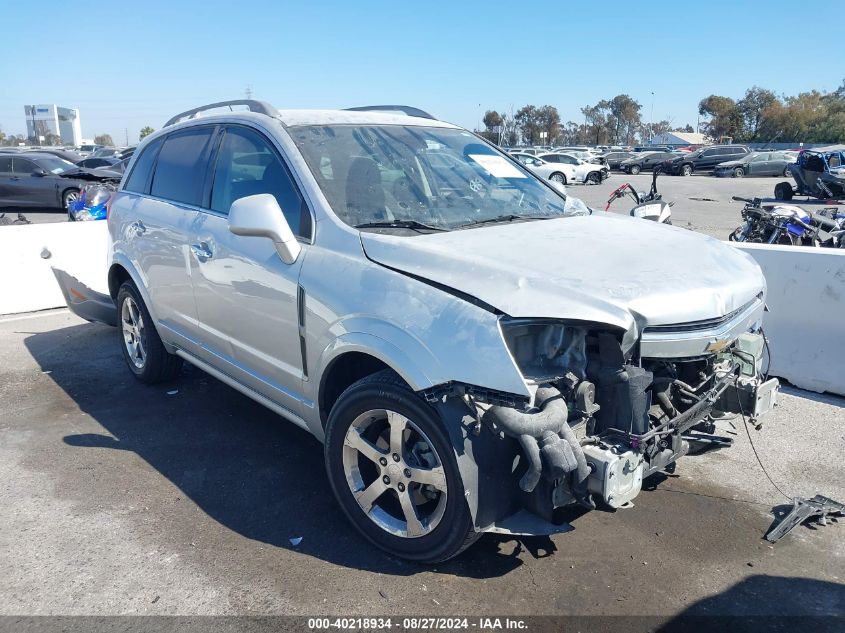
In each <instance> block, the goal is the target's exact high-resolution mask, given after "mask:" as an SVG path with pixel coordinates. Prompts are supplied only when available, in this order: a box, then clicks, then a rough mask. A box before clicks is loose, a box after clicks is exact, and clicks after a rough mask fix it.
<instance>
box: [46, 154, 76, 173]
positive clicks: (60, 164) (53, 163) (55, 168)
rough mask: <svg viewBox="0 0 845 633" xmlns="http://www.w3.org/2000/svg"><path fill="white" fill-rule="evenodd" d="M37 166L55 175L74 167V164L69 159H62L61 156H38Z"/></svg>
mask: <svg viewBox="0 0 845 633" xmlns="http://www.w3.org/2000/svg"><path fill="white" fill-rule="evenodd" d="M38 166H39V167H41V169H43V170H44V171H49V172H50V173H51V174H56V175H58V174H63V173H65V172H66V171H70V170H71V169H76V165H74V164H73V163H72V162H70V161H69V160H64V159H62V158H39V159H38Z"/></svg>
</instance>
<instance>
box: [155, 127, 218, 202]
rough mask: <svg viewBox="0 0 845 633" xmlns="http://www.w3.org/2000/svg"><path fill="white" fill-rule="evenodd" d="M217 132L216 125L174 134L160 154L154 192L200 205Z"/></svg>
mask: <svg viewBox="0 0 845 633" xmlns="http://www.w3.org/2000/svg"><path fill="white" fill-rule="evenodd" d="M213 131H214V128H213V127H201V128H190V129H187V130H185V131H183V132H175V133H174V134H170V135H169V136H168V137H167V138H166V139H165V141H164V145H162V147H161V151H160V152H159V153H158V161H156V167H155V173H154V174H153V183H152V185H151V186H150V194H152V195H153V196H156V197H157V198H164V199H166V200H173V201H174V202H182V203H184V204H191V205H194V206H199V205H200V204H201V203H202V192H203V187H204V185H205V174H206V171H207V165H208V147H209V144H210V142H211V135H212V132H213Z"/></svg>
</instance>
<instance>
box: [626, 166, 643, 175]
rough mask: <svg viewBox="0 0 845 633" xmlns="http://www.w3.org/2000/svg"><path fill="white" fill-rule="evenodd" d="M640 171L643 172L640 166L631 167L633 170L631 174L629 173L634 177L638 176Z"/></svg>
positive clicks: (630, 171)
mask: <svg viewBox="0 0 845 633" xmlns="http://www.w3.org/2000/svg"><path fill="white" fill-rule="evenodd" d="M640 171H641V170H640V166H639V165H631V169H630V170H629V172H628V173H630V174H633V175H634V176H636V175H637V174H638V173H640Z"/></svg>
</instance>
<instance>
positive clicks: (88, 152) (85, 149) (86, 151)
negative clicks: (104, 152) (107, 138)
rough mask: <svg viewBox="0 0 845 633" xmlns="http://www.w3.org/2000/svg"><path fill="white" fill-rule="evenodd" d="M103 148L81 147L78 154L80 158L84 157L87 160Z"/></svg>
mask: <svg viewBox="0 0 845 633" xmlns="http://www.w3.org/2000/svg"><path fill="white" fill-rule="evenodd" d="M102 148H103V146H102V145H93V144H86V145H80V146H79V150H78V151H77V153H78V154H79V155H80V156H82V158H87V157H88V156H90V155H91V154H93V153H94V152H96V151H97V150H99V149H102Z"/></svg>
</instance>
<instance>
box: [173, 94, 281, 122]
mask: <svg viewBox="0 0 845 633" xmlns="http://www.w3.org/2000/svg"><path fill="white" fill-rule="evenodd" d="M232 106H246V107H247V108H249V111H250V112H258V113H260V114H266V115H267V116H277V115H278V114H279V111H278V110H276V108H274V107H273V106H271V105H270V104H269V103H267V102H266V101H257V100H255V99H235V100H234V101H220V102H218V103H209V104H208V105H204V106H200V107H198V108H193V109H191V110H186V111H185V112H181V113H179V114H177V115H176V116H174V117H172V118H171V119H169V120H168V121H167V123H165V124H164V127H168V126H169V125H173V124H174V123H177V122H179V121H180V120H182V119H190V118H193V117H194V115H196V114H199V113H200V112H203V111H205V110H214V109H215V108H231V107H232Z"/></svg>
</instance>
